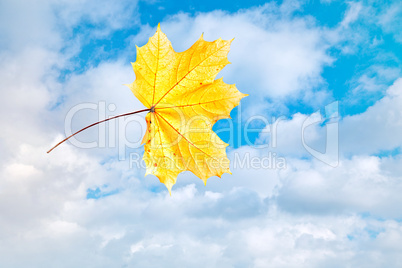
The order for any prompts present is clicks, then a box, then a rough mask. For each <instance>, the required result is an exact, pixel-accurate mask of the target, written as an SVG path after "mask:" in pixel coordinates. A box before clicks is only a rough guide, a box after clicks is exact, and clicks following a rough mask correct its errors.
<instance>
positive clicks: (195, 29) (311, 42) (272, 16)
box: [134, 1, 332, 98]
mask: <svg viewBox="0 0 402 268" xmlns="http://www.w3.org/2000/svg"><path fill="white" fill-rule="evenodd" d="M288 2H289V1H288ZM288 6H293V5H292V3H291V2H290V3H285V4H283V5H282V6H279V7H278V6H276V5H274V4H272V3H270V4H266V5H264V6H261V7H257V8H253V9H250V10H241V11H238V12H237V13H234V14H229V13H225V12H223V11H213V12H210V13H201V14H197V15H196V16H194V17H193V16H189V15H188V14H178V15H175V16H172V17H169V18H168V19H167V20H166V21H165V22H162V26H161V27H162V30H163V31H164V32H165V33H166V34H167V36H168V37H169V39H170V40H172V43H173V47H174V48H175V50H176V51H183V50H185V49H187V48H189V47H190V45H191V44H192V43H193V42H195V41H196V40H197V39H198V38H199V36H200V35H201V33H204V38H205V39H206V40H215V39H217V38H219V37H222V38H223V39H232V38H233V37H234V38H235V40H234V42H233V43H232V48H231V51H230V53H229V60H230V61H231V62H232V64H231V65H229V66H227V67H226V68H225V69H224V70H223V72H222V75H223V76H224V77H225V80H226V81H227V82H228V83H234V82H236V84H237V85H238V88H239V89H240V90H241V91H242V92H245V93H252V94H253V95H256V94H258V96H261V97H270V98H277V97H283V96H290V95H296V96H298V94H300V92H305V91H310V90H312V89H313V88H315V87H316V86H318V85H320V84H321V83H322V78H321V72H322V69H323V67H324V66H325V65H328V64H330V63H331V62H332V58H331V57H330V56H329V55H328V54H327V51H326V50H327V48H328V45H327V44H326V43H325V40H324V38H323V36H324V34H323V30H322V29H320V27H318V26H317V25H315V23H314V21H313V20H312V19H311V18H308V17H307V18H303V17H300V18H297V17H295V18H292V16H290V15H289V12H290V11H289V8H287V7H288ZM291 10H294V7H292V8H291ZM152 34H153V30H152V29H151V28H150V27H145V28H143V32H140V33H139V35H138V36H137V38H136V39H134V42H135V43H136V44H140V45H142V44H143V43H145V42H146V38H145V37H148V36H150V35H152Z"/></svg>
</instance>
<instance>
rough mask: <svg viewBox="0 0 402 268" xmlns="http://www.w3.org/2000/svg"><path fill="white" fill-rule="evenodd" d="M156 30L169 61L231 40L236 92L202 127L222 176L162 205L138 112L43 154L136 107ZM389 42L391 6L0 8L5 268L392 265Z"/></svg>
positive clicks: (394, 11) (395, 40)
mask: <svg viewBox="0 0 402 268" xmlns="http://www.w3.org/2000/svg"><path fill="white" fill-rule="evenodd" d="M159 22H160V23H161V28H162V31H163V32H165V33H166V35H167V36H168V38H169V40H170V41H171V42H172V45H173V47H174V49H175V50H176V51H184V50H185V49H187V48H188V47H190V46H191V44H193V43H194V42H195V41H196V40H197V39H198V38H199V36H200V35H201V34H202V33H203V34H204V38H205V39H206V40H208V41H212V40H215V39H217V38H219V37H222V38H223V39H231V38H233V37H235V40H234V41H233V43H232V46H231V51H230V53H229V56H228V57H229V60H230V61H231V62H232V64H230V65H228V66H226V67H225V68H224V69H223V70H222V72H221V73H220V74H219V75H218V77H223V79H224V81H225V82H226V83H229V84H232V83H236V86H237V88H238V89H239V90H240V91H241V92H243V93H247V94H249V96H248V97H247V98H245V99H244V100H242V101H241V105H240V106H239V107H238V108H235V109H234V110H233V111H232V113H231V115H232V118H233V119H232V120H221V121H219V122H218V123H217V124H216V125H215V126H214V130H215V131H217V132H219V133H218V134H219V136H220V137H221V138H222V139H223V140H225V141H227V142H229V144H230V146H229V147H228V149H227V154H228V157H229V159H230V160H231V163H232V164H231V170H232V173H233V174H232V175H228V174H225V175H224V176H223V177H222V178H221V179H218V178H214V177H213V178H210V179H209V180H208V183H207V185H206V186H204V184H203V182H202V181H201V180H200V179H198V178H197V177H195V176H194V175H193V174H192V173H190V172H184V173H183V174H180V175H179V176H178V181H177V184H176V185H175V186H174V187H173V189H172V196H169V194H168V191H167V190H166V188H165V186H164V185H163V184H161V183H160V182H159V181H158V179H157V178H156V177H155V176H152V175H149V176H144V174H145V169H144V166H143V165H142V162H140V161H139V160H140V159H141V157H142V154H143V147H142V145H141V139H142V136H143V134H144V130H145V121H144V115H135V116H132V117H130V118H126V119H123V118H121V120H116V121H115V122H110V123H107V124H104V125H101V126H99V127H95V128H93V129H89V130H87V131H85V132H83V133H81V134H80V135H79V136H77V139H74V140H71V142H67V143H65V144H63V145H62V146H60V147H59V148H57V149H56V150H55V151H53V152H52V153H51V154H49V155H47V154H46V153H45V152H46V151H47V150H48V149H49V148H51V147H52V146H53V145H54V144H55V143H56V142H58V141H59V140H60V139H62V138H63V137H64V136H65V135H66V134H68V132H69V131H70V130H71V131H75V130H78V129H80V128H82V127H84V126H86V125H88V124H90V123H92V122H94V121H97V120H100V119H102V118H104V117H108V116H113V115H117V114H120V113H126V112H129V111H133V110H139V109H142V108H143V105H142V104H141V103H140V102H139V101H138V100H136V99H135V97H134V96H133V94H132V93H131V91H130V90H129V89H128V88H127V87H125V86H123V84H127V83H131V82H132V81H134V79H135V75H134V72H133V70H132V67H131V64H130V62H134V61H135V58H136V52H135V45H138V46H142V45H144V44H146V43H147V41H148V38H149V37H150V36H152V35H153V34H154V32H155V30H156V26H157V24H158V23H159ZM401 29H402V4H401V3H400V1H335V0H321V1H318V0H310V1H302V0H300V1H296V0H289V1H277V2H275V1H272V2H265V1H220V2H217V1H202V2H201V1H180V2H179V1H119V2H117V3H115V2H112V1H109V0H101V1H92V0H75V1H67V0H62V1H56V0H41V1H36V2H35V3H34V2H33V1H32V2H26V1H7V0H6V1H1V3H0V59H1V61H0V81H1V82H0V92H1V95H2V98H0V109H1V110H2V111H3V115H4V116H3V117H2V118H0V122H1V125H2V126H3V129H2V131H1V133H0V151H1V154H0V165H1V169H0V215H1V217H0V239H1V243H0V266H1V267H30V268H31V267H55V266H56V267H160V266H162V267H177V266H180V267H181V266H184V267H298V268H299V267H349V266H354V267H401V265H402V258H401V255H400V254H399V252H401V250H402V248H401V244H400V241H401V239H402V222H401V220H402V210H401V207H402V206H401V203H402V196H401V195H400V193H401V191H402V169H401V167H402V157H401V146H402V135H401V133H402V124H401V118H402V117H401V115H402V113H401V108H400V107H401V105H402V71H401V64H402V63H401V60H402V34H401ZM320 116H321V117H320ZM229 127H232V131H231V132H230V133H229V132H228V131H225V129H227V128H229ZM245 128H249V129H250V128H253V129H254V130H255V131H254V132H253V133H251V134H249V136H247V137H246V136H245V135H244V130H245ZM247 138H249V139H247ZM252 163H253V164H252Z"/></svg>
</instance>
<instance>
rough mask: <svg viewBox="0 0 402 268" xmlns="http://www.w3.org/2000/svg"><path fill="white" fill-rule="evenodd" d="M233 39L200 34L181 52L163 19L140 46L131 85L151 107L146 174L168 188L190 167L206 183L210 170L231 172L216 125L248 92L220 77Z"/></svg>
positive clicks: (224, 144)
mask: <svg viewBox="0 0 402 268" xmlns="http://www.w3.org/2000/svg"><path fill="white" fill-rule="evenodd" d="M232 40H233V39H232ZM232 40H230V41H225V40H222V39H220V38H219V39H218V40H215V41H213V42H208V41H205V40H204V39H203V37H202V36H201V37H200V39H198V41H196V42H195V43H194V44H193V45H192V46H191V47H190V48H189V49H188V50H186V51H184V52H180V53H177V52H175V51H174V50H173V48H172V44H171V43H170V41H169V40H168V38H167V37H166V35H165V34H164V33H163V32H162V31H161V29H160V25H158V29H157V31H156V33H155V35H154V36H152V37H151V38H149V41H148V43H147V44H146V45H144V46H143V47H137V59H136V61H135V62H134V63H132V65H133V69H134V72H135V76H136V79H135V81H134V82H133V83H132V84H130V85H127V86H129V88H130V89H131V91H132V92H133V93H134V95H135V96H136V97H137V98H138V99H139V100H140V101H141V102H142V103H143V104H144V105H145V106H146V107H147V108H149V109H150V112H149V113H148V114H147V115H146V122H147V130H146V133H145V135H144V139H143V143H145V148H144V149H145V152H144V157H143V159H144V161H145V163H146V167H147V171H146V175H148V174H154V175H155V176H157V177H158V178H159V180H160V182H162V183H164V184H165V185H166V187H167V188H168V190H169V192H171V188H172V186H173V185H174V184H175V183H176V178H177V175H178V174H179V173H180V172H182V171H185V170H189V171H191V172H193V173H194V174H195V175H196V176H198V177H199V178H201V179H202V180H203V181H204V183H205V184H206V181H207V179H208V178H209V177H211V176H219V177H220V176H221V175H222V174H223V173H230V169H229V159H228V158H227V156H226V147H227V146H228V144H226V143H224V142H223V141H222V140H221V139H220V138H219V137H218V136H217V135H216V133H215V132H213V131H212V126H213V124H214V123H215V122H216V121H217V120H219V119H222V118H229V117H230V116H229V114H230V111H231V110H232V109H233V108H234V107H235V106H237V105H238V104H239V102H240V100H241V99H242V98H243V97H245V96H247V95H246V94H242V93H240V92H239V91H238V90H237V89H236V86H235V85H228V84H226V83H224V82H223V80H222V79H217V80H215V77H216V75H217V74H218V73H219V71H220V70H221V69H222V68H223V67H225V65H226V64H228V63H229V61H228V59H227V54H228V53H229V50H230V43H231V42H232Z"/></svg>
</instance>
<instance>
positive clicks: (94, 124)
mask: <svg viewBox="0 0 402 268" xmlns="http://www.w3.org/2000/svg"><path fill="white" fill-rule="evenodd" d="M150 110H151V109H143V110H139V111H134V112H129V113H125V114H119V115H116V116H113V117H110V118H107V119H105V120H102V121H99V122H96V123H93V124H91V125H89V126H86V127H84V128H83V129H80V130H78V131H77V132H75V133H74V134H71V135H70V136H68V137H67V138H65V139H64V140H62V141H61V142H59V143H58V144H56V145H55V146H53V147H52V149H50V150H49V151H47V153H50V152H51V151H53V149H55V148H56V147H57V146H59V145H60V144H62V143H63V142H65V141H66V140H68V139H69V138H71V137H73V136H75V135H76V134H78V133H80V132H81V131H84V130H86V129H88V128H90V127H93V126H96V125H98V124H100V123H104V122H107V121H109V120H112V119H116V118H119V117H122V116H127V115H132V114H137V113H142V112H148V111H150Z"/></svg>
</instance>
